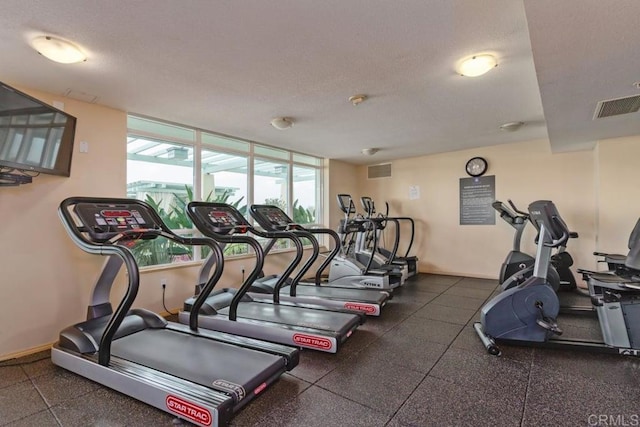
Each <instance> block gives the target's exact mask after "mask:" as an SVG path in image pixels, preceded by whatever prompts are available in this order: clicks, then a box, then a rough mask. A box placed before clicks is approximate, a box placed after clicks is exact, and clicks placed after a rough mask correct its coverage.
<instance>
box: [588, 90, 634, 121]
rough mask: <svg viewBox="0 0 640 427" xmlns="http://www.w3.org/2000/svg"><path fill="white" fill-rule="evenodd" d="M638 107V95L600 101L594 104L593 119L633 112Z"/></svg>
mask: <svg viewBox="0 0 640 427" xmlns="http://www.w3.org/2000/svg"><path fill="white" fill-rule="evenodd" d="M639 109H640V95H634V96H627V97H626V98H618V99H610V100H608V101H600V102H598V105H597V106H596V114H595V115H594V116H593V118H594V119H601V118H603V117H611V116H617V115H620V114H629V113H635V112H637V111H638V110H639Z"/></svg>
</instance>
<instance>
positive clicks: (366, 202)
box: [360, 196, 415, 260]
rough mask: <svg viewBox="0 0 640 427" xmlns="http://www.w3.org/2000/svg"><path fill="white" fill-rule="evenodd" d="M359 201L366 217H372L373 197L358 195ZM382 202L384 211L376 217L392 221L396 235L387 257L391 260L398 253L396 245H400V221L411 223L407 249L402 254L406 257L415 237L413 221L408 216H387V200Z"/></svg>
mask: <svg viewBox="0 0 640 427" xmlns="http://www.w3.org/2000/svg"><path fill="white" fill-rule="evenodd" d="M360 202H361V203H362V206H363V207H364V209H365V211H366V212H367V218H372V214H374V213H375V212H376V208H375V204H374V202H373V199H372V198H371V197H368V196H362V197H360ZM384 204H385V209H386V212H385V213H384V214H383V213H379V214H378V217H379V218H384V219H385V220H389V221H392V222H394V225H395V226H396V236H395V239H394V244H393V249H392V250H391V251H390V252H391V256H390V257H389V258H390V259H391V260H393V259H394V258H395V257H396V255H397V253H398V247H399V245H400V221H409V223H410V224H411V239H410V240H409V245H408V246H407V250H406V251H405V254H404V258H408V257H409V252H410V251H411V247H412V246H413V240H414V238H415V221H414V220H413V218H411V217H408V216H389V202H385V203H384ZM383 228H384V227H383Z"/></svg>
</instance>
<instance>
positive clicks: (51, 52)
mask: <svg viewBox="0 0 640 427" xmlns="http://www.w3.org/2000/svg"><path fill="white" fill-rule="evenodd" d="M31 46H32V47H33V48H34V49H35V50H37V51H38V53H39V54H40V55H42V56H44V57H46V58H48V59H50V60H52V61H55V62H59V63H61V64H75V63H77V62H84V61H86V60H87V56H86V55H85V54H84V53H83V52H82V51H81V50H80V48H79V47H78V46H76V45H75V44H73V43H71V42H68V41H66V40H62V39H59V38H57V37H52V36H40V37H36V38H35V39H33V40H32V41H31Z"/></svg>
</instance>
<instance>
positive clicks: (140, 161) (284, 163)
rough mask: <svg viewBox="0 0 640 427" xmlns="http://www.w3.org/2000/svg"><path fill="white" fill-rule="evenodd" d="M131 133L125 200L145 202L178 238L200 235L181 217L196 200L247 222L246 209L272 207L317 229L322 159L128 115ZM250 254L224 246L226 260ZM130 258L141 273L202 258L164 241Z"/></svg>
mask: <svg viewBox="0 0 640 427" xmlns="http://www.w3.org/2000/svg"><path fill="white" fill-rule="evenodd" d="M128 128H129V129H128V137H127V196H128V197H131V198H136V199H139V200H145V201H147V202H149V203H150V204H151V205H152V206H153V207H154V209H156V210H157V211H158V213H159V214H160V216H161V217H162V219H163V220H164V221H165V222H166V223H167V225H168V226H169V227H170V228H171V229H173V230H174V231H175V232H176V233H178V234H181V235H185V236H190V235H197V234H198V232H197V230H195V229H194V228H193V224H192V223H191V221H190V220H189V218H188V216H187V215H186V213H185V211H184V207H185V206H186V205H187V204H188V203H189V202H190V201H193V200H204V201H216V202H224V203H229V204H231V205H233V206H235V207H236V208H237V209H238V210H240V212H242V214H243V215H245V217H248V216H249V214H248V209H247V207H248V206H249V205H251V204H254V203H256V204H273V205H276V206H278V207H280V208H282V209H283V210H284V211H285V212H286V213H287V214H288V215H289V216H290V217H292V218H293V219H294V221H296V222H299V223H302V224H313V223H321V222H322V218H321V217H320V216H319V215H320V213H321V212H322V209H321V182H322V179H321V173H322V169H321V167H322V159H319V158H317V157H313V156H309V155H305V154H299V153H292V152H289V151H286V150H282V149H279V148H273V147H267V146H263V145H258V144H253V143H251V142H248V141H243V140H240V139H236V138H230V137H227V136H221V135H217V134H214V133H211V132H208V131H203V130H200V129H193V128H189V127H187V126H182V125H176V124H171V123H165V122H161V121H157V120H153V119H149V118H144V117H138V116H132V115H130V116H128ZM278 247H284V245H280V244H279V245H278ZM247 250H248V248H247V246H246V245H228V246H227V247H225V255H227V256H231V255H241V254H246V253H247ZM133 252H134V254H135V255H136V258H137V260H138V262H139V263H140V265H141V266H150V265H159V264H169V263H175V262H183V261H190V260H198V259H200V258H201V257H202V256H206V252H203V253H202V254H201V253H199V252H198V251H197V250H196V251H193V249H192V248H190V247H189V248H184V247H180V246H178V245H175V244H171V243H170V242H167V241H166V240H163V239H162V240H161V239H155V240H150V241H144V242H141V243H139V244H138V245H136V246H135V247H134V248H133Z"/></svg>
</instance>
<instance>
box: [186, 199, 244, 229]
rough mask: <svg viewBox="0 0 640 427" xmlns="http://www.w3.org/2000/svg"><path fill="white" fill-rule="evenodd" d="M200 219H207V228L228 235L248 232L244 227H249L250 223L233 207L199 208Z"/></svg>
mask: <svg viewBox="0 0 640 427" xmlns="http://www.w3.org/2000/svg"><path fill="white" fill-rule="evenodd" d="M197 210H199V211H200V215H199V217H200V218H202V219H204V218H207V219H208V222H207V227H210V228H211V229H212V230H213V231H214V232H215V233H221V234H227V233H230V232H232V231H233V232H246V231H243V230H242V227H248V226H249V223H248V222H247V220H245V219H244V217H243V216H242V214H241V213H240V212H238V210H237V209H235V208H234V207H232V206H228V205H224V206H207V207H199V208H197Z"/></svg>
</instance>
